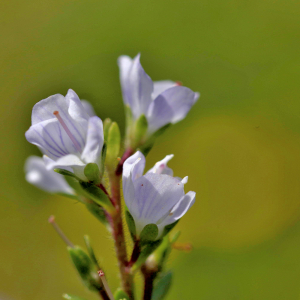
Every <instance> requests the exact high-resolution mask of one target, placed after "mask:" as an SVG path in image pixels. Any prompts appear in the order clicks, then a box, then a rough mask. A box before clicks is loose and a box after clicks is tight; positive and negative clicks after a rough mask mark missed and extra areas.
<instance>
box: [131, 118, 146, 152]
mask: <svg viewBox="0 0 300 300" xmlns="http://www.w3.org/2000/svg"><path fill="white" fill-rule="evenodd" d="M147 130H148V121H147V118H146V116H145V115H141V116H140V117H139V118H138V119H137V120H136V122H135V125H134V132H133V145H134V146H135V147H138V146H139V145H141V144H142V143H143V139H144V138H145V136H146V133H147Z"/></svg>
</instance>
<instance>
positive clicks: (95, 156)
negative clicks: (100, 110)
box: [81, 116, 104, 167]
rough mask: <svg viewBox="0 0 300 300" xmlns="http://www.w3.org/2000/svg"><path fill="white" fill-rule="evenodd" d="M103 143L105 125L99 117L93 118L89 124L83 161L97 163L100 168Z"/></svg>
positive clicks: (82, 155) (82, 156)
mask: <svg viewBox="0 0 300 300" xmlns="http://www.w3.org/2000/svg"><path fill="white" fill-rule="evenodd" d="M103 141H104V137H103V123H102V121H101V119H100V118H99V117H97V116H94V117H91V118H90V119H89V122H88V130H87V137H86V144H85V147H84V149H83V152H82V154H81V158H82V160H83V161H84V162H86V163H97V164H98V166H99V167H100V162H101V154H102V147H103Z"/></svg>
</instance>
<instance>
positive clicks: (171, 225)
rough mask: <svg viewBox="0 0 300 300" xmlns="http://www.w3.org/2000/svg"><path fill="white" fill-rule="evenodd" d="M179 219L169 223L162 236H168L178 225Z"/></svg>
mask: <svg viewBox="0 0 300 300" xmlns="http://www.w3.org/2000/svg"><path fill="white" fill-rule="evenodd" d="M179 220H180V219H179ZM179 220H177V221H175V222H174V223H172V224H169V225H167V226H165V228H164V230H163V233H162V237H164V236H166V235H167V234H168V233H169V232H170V231H171V230H172V229H173V228H174V227H175V226H176V225H177V223H178V222H179Z"/></svg>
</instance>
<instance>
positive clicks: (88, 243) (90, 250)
mask: <svg viewBox="0 0 300 300" xmlns="http://www.w3.org/2000/svg"><path fill="white" fill-rule="evenodd" d="M83 238H84V242H85V245H86V248H87V250H88V253H89V255H90V258H91V260H92V262H93V263H94V265H95V267H96V268H97V269H98V270H100V269H101V268H100V266H99V263H98V260H97V258H96V255H95V252H94V249H93V247H92V245H91V240H90V237H89V236H88V235H85V236H84V237H83Z"/></svg>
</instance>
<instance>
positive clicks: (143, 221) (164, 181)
mask: <svg viewBox="0 0 300 300" xmlns="http://www.w3.org/2000/svg"><path fill="white" fill-rule="evenodd" d="M133 184H134V188H135V198H134V199H135V200H134V202H135V203H134V206H136V207H137V209H136V211H137V212H138V213H136V212H135V213H132V216H133V218H134V219H135V222H136V227H137V230H138V231H139V230H142V228H143V227H144V226H145V225H147V224H150V223H155V224H156V223H157V222H158V221H159V220H160V219H161V218H162V217H163V216H165V215H168V214H169V213H170V210H171V209H172V208H173V207H174V205H175V204H176V203H177V202H178V201H179V200H180V199H181V197H182V196H184V190H183V186H184V185H183V184H182V183H181V182H180V181H179V180H177V179H176V178H174V177H171V176H169V175H165V174H154V173H147V174H146V175H144V176H142V177H140V178H138V179H137V180H135V181H134V183H133ZM132 206H133V205H132ZM130 212H131V211H130Z"/></svg>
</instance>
